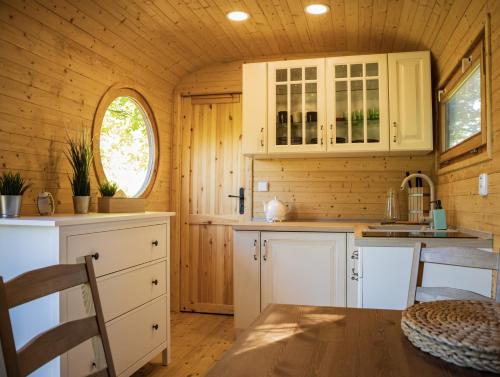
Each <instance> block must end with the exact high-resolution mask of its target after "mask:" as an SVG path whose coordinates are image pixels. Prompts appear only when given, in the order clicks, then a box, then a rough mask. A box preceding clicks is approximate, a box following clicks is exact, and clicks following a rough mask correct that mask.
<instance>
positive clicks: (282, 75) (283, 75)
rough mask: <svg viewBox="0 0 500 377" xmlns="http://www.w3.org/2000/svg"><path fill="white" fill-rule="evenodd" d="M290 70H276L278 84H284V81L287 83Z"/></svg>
mask: <svg viewBox="0 0 500 377" xmlns="http://www.w3.org/2000/svg"><path fill="white" fill-rule="evenodd" d="M287 73H288V70H287V69H286V68H285V69H277V70H276V82H283V81H287V77H288V74H287Z"/></svg>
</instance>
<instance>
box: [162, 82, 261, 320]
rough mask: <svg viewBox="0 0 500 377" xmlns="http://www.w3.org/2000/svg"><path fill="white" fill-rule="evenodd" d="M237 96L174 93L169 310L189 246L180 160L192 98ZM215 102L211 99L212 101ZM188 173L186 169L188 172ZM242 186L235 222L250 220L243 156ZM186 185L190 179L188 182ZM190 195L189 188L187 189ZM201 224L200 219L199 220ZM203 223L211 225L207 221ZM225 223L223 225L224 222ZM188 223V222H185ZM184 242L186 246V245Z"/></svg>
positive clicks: (174, 305)
mask: <svg viewBox="0 0 500 377" xmlns="http://www.w3.org/2000/svg"><path fill="white" fill-rule="evenodd" d="M235 95H238V96H239V97H240V102H241V101H242V98H241V97H242V94H241V91H240V92H238V91H231V92H221V93H206V92H201V93H191V92H188V93H186V92H183V91H177V90H176V91H175V92H174V113H173V125H174V127H173V135H172V155H171V166H170V171H171V177H172V178H171V180H172V181H171V190H170V191H171V195H170V209H171V211H174V212H175V213H176V216H175V217H173V218H172V221H171V224H172V225H171V241H170V242H171V247H170V268H171V273H170V281H171V282H170V287H171V292H170V300H171V310H172V311H174V312H179V311H180V310H181V297H182V296H181V289H182V282H181V260H182V258H181V253H182V250H183V249H185V248H186V246H187V247H189V237H181V234H182V228H183V224H186V223H189V219H188V215H189V213H188V212H189V207H188V208H187V213H186V208H185V204H184V206H183V202H185V201H186V193H185V192H184V191H186V190H183V187H186V183H185V181H186V179H188V180H189V174H187V175H186V174H185V171H183V166H184V165H183V162H184V161H185V160H186V158H189V156H187V155H186V153H184V154H183V146H185V145H186V142H188V141H189V139H186V133H187V130H186V128H187V127H188V126H190V124H191V119H190V113H191V104H192V99H193V97H196V102H197V103H200V101H203V100H204V101H208V100H210V101H216V102H219V103H227V102H231V101H232V100H233V99H232V97H233V96H235ZM212 103H214V102H212ZM188 173H189V172H188ZM242 174H243V175H244V180H243V181H244V187H245V214H244V215H239V216H238V223H242V222H245V221H250V220H251V219H252V217H253V158H250V157H244V167H243V172H242ZM187 184H188V186H187V187H189V182H188V183H187ZM187 195H189V191H188V192H187ZM200 223H201V222H200ZM206 224H213V223H212V222H209V221H207V222H206ZM227 224H228V223H227V222H226V223H225V224H224V225H227ZM188 225H189V224H188ZM186 241H187V245H186Z"/></svg>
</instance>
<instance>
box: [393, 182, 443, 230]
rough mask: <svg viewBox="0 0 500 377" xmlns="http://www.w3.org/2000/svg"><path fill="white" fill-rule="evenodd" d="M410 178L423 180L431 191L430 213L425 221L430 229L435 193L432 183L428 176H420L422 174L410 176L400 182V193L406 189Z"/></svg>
mask: <svg viewBox="0 0 500 377" xmlns="http://www.w3.org/2000/svg"><path fill="white" fill-rule="evenodd" d="M412 178H423V179H424V180H425V181H427V183H428V184H429V188H430V191H431V199H430V212H429V217H427V218H426V219H427V220H429V221H430V226H431V227H432V226H433V224H432V222H433V221H432V210H433V209H434V205H435V203H434V202H435V201H436V192H435V189H434V182H432V179H430V178H429V176H427V175H425V174H422V173H414V174H410V175H409V176H407V177H406V178H405V179H403V182H401V191H403V190H404V189H405V188H406V185H407V183H408V181H409V180H410V179H412Z"/></svg>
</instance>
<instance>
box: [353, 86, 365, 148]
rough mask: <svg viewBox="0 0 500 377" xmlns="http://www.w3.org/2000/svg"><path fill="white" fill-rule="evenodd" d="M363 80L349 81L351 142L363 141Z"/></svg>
mask: <svg viewBox="0 0 500 377" xmlns="http://www.w3.org/2000/svg"><path fill="white" fill-rule="evenodd" d="M364 113H365V112H364V104H363V80H353V81H351V142H352V143H364V141H365V127H364Z"/></svg>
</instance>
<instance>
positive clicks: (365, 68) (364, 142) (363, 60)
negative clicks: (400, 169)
mask: <svg viewBox="0 0 500 377" xmlns="http://www.w3.org/2000/svg"><path fill="white" fill-rule="evenodd" d="M326 96H327V102H326V111H327V124H328V128H327V132H328V141H327V149H328V151H331V152H341V151H342V152H344V151H346V152H360V151H387V150H388V149H389V140H388V139H389V131H388V130H389V105H388V101H387V55H386V54H381V55H364V56H348V57H338V58H328V59H326Z"/></svg>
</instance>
